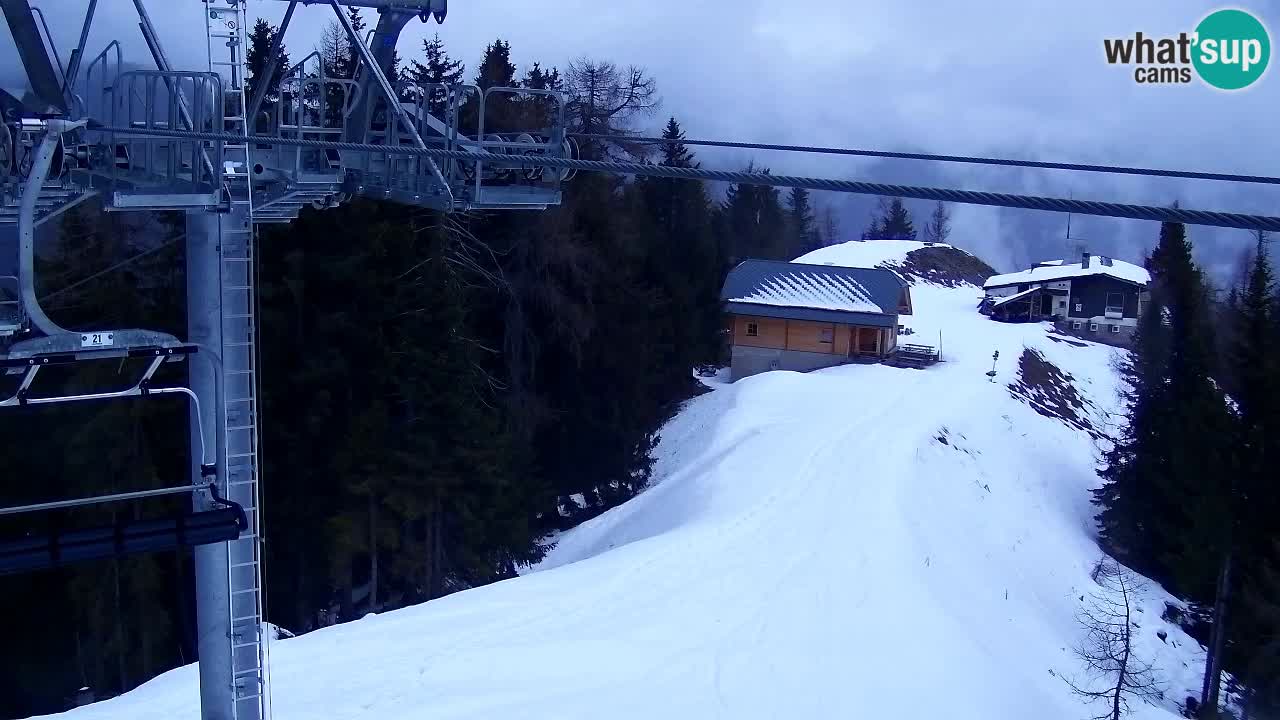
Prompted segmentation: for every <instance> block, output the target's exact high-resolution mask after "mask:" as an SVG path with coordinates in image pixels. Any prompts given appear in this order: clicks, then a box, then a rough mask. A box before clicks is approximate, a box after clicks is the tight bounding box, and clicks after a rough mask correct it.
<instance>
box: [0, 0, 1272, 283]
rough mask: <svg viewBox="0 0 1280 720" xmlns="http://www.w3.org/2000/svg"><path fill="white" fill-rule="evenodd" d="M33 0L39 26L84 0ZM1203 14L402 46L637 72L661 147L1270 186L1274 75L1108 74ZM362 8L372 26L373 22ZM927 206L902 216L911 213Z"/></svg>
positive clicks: (313, 14)
mask: <svg viewBox="0 0 1280 720" xmlns="http://www.w3.org/2000/svg"><path fill="white" fill-rule="evenodd" d="M37 4H39V5H43V6H44V7H45V9H46V11H49V10H50V9H51V8H56V9H59V10H61V9H63V8H70V7H72V6H79V5H81V3H80V2H72V0H41V1H40V2H39V3H37ZM146 4H147V8H148V10H149V12H150V13H151V15H152V18H153V20H154V22H155V24H156V26H157V27H158V28H159V29H160V32H161V34H162V36H163V40H164V42H165V45H166V51H167V52H168V54H169V55H170V57H171V59H172V60H173V61H174V63H175V65H187V66H189V67H193V68H194V67H198V66H199V64H200V63H202V62H204V60H205V45H204V29H203V21H202V18H201V15H200V11H201V8H202V7H203V4H202V3H200V2H198V0H165V1H163V2H161V1H159V0H146ZM285 7H286V3H284V2H281V1H279V0H251V2H250V9H251V12H253V13H255V14H259V15H261V16H262V17H266V18H267V19H268V20H269V21H271V22H272V23H278V22H279V20H280V18H281V17H282V16H283V14H284V9H285ZM1217 7H1221V6H1220V5H1217V4H1214V3H1205V2H1184V1H1176V0H1121V1H1117V0H1072V2H1046V1H1036V2H1028V1H1027V0H984V2H977V3H975V2H972V0H968V1H966V2H958V1H952V0H899V1H896V2H883V0H775V1H773V2H766V1H765V0H685V1H683V2H657V1H655V0H607V1H603V2H602V1H601V0H548V1H545V2H538V1H536V0H453V1H452V2H451V3H450V7H449V15H448V19H447V21H446V22H445V23H444V24H443V25H439V26H437V25H436V24H435V23H434V22H431V23H429V24H423V23H421V22H418V21H417V20H415V21H413V22H412V23H411V24H410V25H409V27H408V28H407V30H406V32H405V33H404V35H403V36H402V38H401V41H400V45H399V51H400V55H401V57H402V58H405V59H408V58H412V57H415V56H418V55H419V54H420V50H421V46H422V39H423V38H424V37H429V35H430V34H431V33H434V32H439V33H440V35H441V37H442V38H443V39H444V40H445V42H446V44H447V47H448V49H449V51H450V53H451V54H453V55H455V56H457V57H458V58H460V59H462V60H464V61H465V62H466V63H467V69H468V78H470V77H472V76H473V72H474V68H475V66H476V64H477V62H478V60H479V58H480V56H481V53H482V52H483V50H484V46H485V45H486V44H487V43H488V42H490V41H491V40H492V39H493V38H495V37H501V38H503V39H504V40H507V41H509V42H510V43H511V46H512V54H513V60H514V61H515V62H516V64H517V65H518V66H519V68H520V72H523V70H524V68H525V67H527V66H528V65H529V64H530V63H531V62H533V61H535V60H536V61H540V62H542V63H543V64H544V65H563V64H565V63H566V62H567V61H568V60H570V59H572V58H574V57H577V56H581V55H586V56H591V57H594V58H598V59H607V60H611V61H614V62H616V63H618V64H632V63H634V64H638V65H642V66H644V67H646V68H647V69H648V70H649V72H650V73H652V75H653V76H654V77H655V78H656V79H657V82H658V86H659V90H660V92H661V95H662V97H663V105H662V108H661V110H660V112H659V114H658V115H656V116H654V117H653V118H652V119H651V121H649V125H651V127H652V129H653V130H654V131H655V132H656V130H657V129H658V128H660V126H661V124H662V123H663V122H664V121H665V120H666V118H667V117H668V116H670V115H674V116H675V117H677V118H678V119H679V120H680V122H681V123H682V124H683V126H684V127H685V130H686V132H687V135H688V137H690V138H715V139H732V140H744V141H762V142H778V143H794V144H810V145H836V146H844V147H861V148H877V149H889V150H922V151H928V152H937V153H947V154H975V155H995V156H1006V157H1020V158H1040V159H1048V160H1057V161H1065V162H1097V163H1109V164H1133V165H1144V166H1154V167H1171V168H1182V169H1195V170H1204V171H1220V172H1240V173H1252V174H1259V175H1277V174H1280V130H1278V129H1277V128H1280V71H1277V70H1276V69H1275V68H1270V69H1269V70H1268V72H1267V75H1266V76H1264V77H1263V78H1262V80H1261V81H1259V82H1258V83H1256V84H1255V85H1254V86H1253V87H1251V88H1250V89H1248V90H1245V91H1243V92H1237V93H1225V92H1221V91H1216V90H1213V89H1211V88H1209V87H1207V86H1204V85H1201V84H1199V82H1198V81H1197V82H1196V83H1194V84H1192V85H1166V86H1142V85H1138V84H1137V83H1135V82H1134V81H1133V76H1132V70H1131V69H1125V68H1121V67H1111V66H1108V65H1107V64H1106V63H1105V61H1104V58H1103V50H1102V40H1103V38H1105V37H1123V36H1126V35H1129V36H1131V35H1132V34H1133V33H1134V32H1135V31H1138V30H1141V31H1143V32H1144V34H1147V35H1162V36H1163V35H1175V34H1177V33H1178V32H1180V31H1184V30H1185V31H1191V30H1193V29H1194V27H1195V25H1196V23H1197V22H1198V21H1199V19H1200V18H1201V17H1203V16H1204V15H1205V14H1207V13H1208V12H1210V11H1211V10H1213V9H1216V8H1217ZM1241 7H1244V8H1245V9H1248V10H1250V11H1252V12H1253V13H1254V14H1255V15H1256V16H1259V17H1260V18H1261V19H1262V20H1263V22H1264V23H1266V24H1267V25H1268V27H1269V29H1270V30H1271V34H1272V39H1273V43H1274V41H1275V39H1276V34H1277V29H1278V28H1280V0H1255V1H1254V2H1251V3H1248V4H1245V5H1243V6H1241ZM364 12H365V15H366V17H367V18H368V20H369V24H370V25H372V24H373V23H374V22H375V21H376V17H375V13H374V11H371V10H366V11H364ZM75 14H76V13H63V12H51V13H50V22H51V24H52V25H53V26H54V27H53V33H54V35H55V36H57V37H58V38H59V39H60V42H61V43H62V46H63V47H64V48H67V47H70V46H71V45H72V44H73V42H74V39H75V36H76V33H77V32H78V30H79V19H78V18H76V17H74V15H75ZM98 15H99V20H98V22H97V23H96V27H95V31H94V33H93V36H92V38H93V39H92V40H91V41H90V43H89V46H90V48H91V49H93V51H94V52H96V50H97V49H98V48H100V47H101V46H102V45H103V44H104V43H105V42H106V41H107V40H108V39H110V38H111V37H119V38H120V39H121V40H122V41H123V42H125V43H126V48H127V52H129V53H130V54H132V55H133V57H134V58H135V59H137V60H139V61H141V60H143V59H145V55H144V54H143V53H144V49H143V46H142V44H141V41H140V34H139V33H138V31H137V27H136V19H135V17H134V13H133V11H132V6H131V3H129V2H127V0H100V7H99V11H98ZM331 19H332V12H331V11H330V10H329V9H328V8H327V7H325V6H316V5H313V6H310V7H300V8H299V9H298V12H297V13H296V15H295V19H294V24H293V27H291V28H290V30H289V33H288V35H287V36H286V46H287V48H288V50H289V52H290V54H291V55H292V56H293V57H294V58H299V57H301V56H302V55H303V54H304V53H305V52H306V51H309V50H310V49H312V47H313V46H314V45H315V43H316V39H317V38H318V36H319V33H320V31H321V29H322V28H323V27H324V25H325V24H326V23H327V22H329V21H330V20H331ZM64 56H65V50H64ZM0 61H3V62H5V64H6V65H7V64H8V60H7V58H0ZM1272 64H1273V65H1274V64H1275V63H1274V62H1273V63H1272ZM699 155H700V157H702V158H703V160H704V164H706V165H708V166H716V167H720V166H724V167H736V166H741V165H745V164H746V162H747V161H748V160H751V159H754V160H755V161H756V162H757V163H758V164H763V165H766V166H768V167H770V168H772V169H773V170H774V171H775V172H786V173H794V174H807V175H817V176H825V177H843V178H857V179H866V180H877V181H885V182H901V183H910V184H919V185H947V186H952V187H962V188H966V189H986V190H1007V191H1020V192H1031V193H1043V194H1053V195H1063V196H1065V195H1068V194H1071V195H1074V196H1075V197H1081V198H1096V199H1106V200H1115V201H1120V202H1138V203H1150V204H1168V203H1171V202H1173V201H1175V200H1178V201H1180V202H1181V203H1182V204H1183V205H1184V206H1187V207H1196V208H1209V209H1219V210H1232V211H1240V212H1258V213H1265V214H1280V189H1276V188H1267V187H1249V186H1238V185H1224V184H1219V183H1207V182H1175V181H1167V180H1151V179H1134V178H1124V177H1117V176H1086V175H1082V174H1078V173H1067V172H1050V171H1035V172H1028V171H1018V170H1004V169H993V168H974V167H967V166H957V165H946V166H944V165H938V164H934V163H920V162H909V161H875V160H858V159H837V158H823V157H816V158H815V157H810V156H802V155H796V154H783V155H778V154H773V155H771V154H769V153H755V154H747V153H734V152H721V153H713V152H710V151H700V152H699ZM823 200H824V201H825V202H830V203H833V204H834V205H835V206H836V207H837V208H838V210H839V211H840V213H841V218H842V221H843V230H844V231H845V233H846V234H847V235H848V236H849V237H850V238H851V239H852V238H853V237H856V234H857V233H858V232H859V231H860V230H861V229H862V226H863V225H865V222H866V217H867V212H868V208H869V206H870V205H871V204H873V203H874V199H871V198H861V197H858V196H836V197H830V198H827V197H824V198H823ZM927 209H928V208H927V206H926V205H925V204H920V205H919V206H918V207H916V210H917V214H918V215H920V214H923V213H924V212H926V211H927ZM954 215H955V236H954V238H953V239H954V240H956V241H957V242H958V244H961V245H965V246H967V247H968V248H969V249H972V250H974V251H976V252H978V253H980V254H982V255H984V256H986V257H988V258H989V259H990V260H991V261H992V262H993V264H996V265H997V266H998V267H999V268H1000V269H1010V268H1012V267H1013V266H1015V265H1021V264H1023V263H1025V262H1027V261H1029V260H1033V259H1043V258H1044V257H1047V256H1050V255H1059V256H1060V255H1061V254H1063V252H1064V243H1063V235H1064V231H1065V220H1066V219H1065V217H1062V216H1058V215H1048V214H1042V213H1040V214H1037V213H1029V212H1022V211H1005V210H996V209H990V208H966V207H957V208H956V209H955V211H954ZM918 224H920V225H922V224H923V218H922V217H921V218H919V222H918ZM1157 232H1158V227H1157V226H1154V225H1152V224H1149V223H1136V222H1129V221H1116V220H1106V219H1077V220H1075V221H1073V226H1072V235H1073V236H1080V237H1082V238H1087V240H1088V242H1089V244H1090V249H1093V250H1094V251H1095V252H1111V253H1115V254H1116V255H1117V256H1118V257H1125V258H1128V259H1135V260H1136V259H1139V257H1140V256H1141V254H1142V253H1143V252H1144V251H1145V249H1146V248H1147V247H1149V246H1150V245H1151V244H1152V243H1153V242H1154V240H1155V236H1156V233H1157ZM1193 239H1194V240H1196V241H1197V242H1198V244H1199V248H1200V252H1199V253H1198V254H1199V257H1200V259H1201V261H1202V262H1203V263H1205V264H1206V265H1209V266H1211V267H1214V268H1216V269H1218V270H1221V269H1223V268H1225V267H1228V266H1233V265H1234V264H1235V263H1236V258H1237V257H1238V251H1239V250H1240V249H1242V248H1244V247H1246V246H1248V244H1249V243H1250V240H1249V237H1248V235H1247V233H1244V232H1241V231H1211V230H1208V229H1199V228H1197V229H1194V230H1193Z"/></svg>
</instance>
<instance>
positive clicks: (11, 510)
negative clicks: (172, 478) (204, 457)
mask: <svg viewBox="0 0 1280 720" xmlns="http://www.w3.org/2000/svg"><path fill="white" fill-rule="evenodd" d="M214 487H215V486H214V485H213V483H208V484H205V485H184V486H181V487H168V488H156V489H154V490H136V491H134V492H125V493H115V494H112V495H98V496H97V497H87V498H77V499H74V500H55V501H53V502H45V503H35V504H32V505H15V506H13V507H7V508H0V515H20V514H22V513H29V512H41V511H45V510H62V509H65V508H73V507H81V506H84V505H97V504H99V503H109V502H120V501H122V500H138V499H141V498H149V497H160V496H163V495H182V494H184V493H197V492H201V491H205V492H208V491H209V490H210V489H211V488H214Z"/></svg>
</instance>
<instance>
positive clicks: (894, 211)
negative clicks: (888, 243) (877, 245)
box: [880, 198, 916, 240]
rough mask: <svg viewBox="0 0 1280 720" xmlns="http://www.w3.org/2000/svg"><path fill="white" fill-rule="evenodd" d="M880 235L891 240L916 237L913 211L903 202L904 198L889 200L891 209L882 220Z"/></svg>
mask: <svg viewBox="0 0 1280 720" xmlns="http://www.w3.org/2000/svg"><path fill="white" fill-rule="evenodd" d="M880 235H881V237H883V238H885V239H889V240H915V239H916V229H915V226H914V225H913V224H912V222H911V213H910V212H909V211H908V210H907V208H906V206H905V205H903V204H902V198H894V199H893V200H891V201H890V202H889V209H888V210H887V211H886V212H885V214H884V217H883V218H881V220H880Z"/></svg>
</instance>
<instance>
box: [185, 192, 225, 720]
mask: <svg viewBox="0 0 1280 720" xmlns="http://www.w3.org/2000/svg"><path fill="white" fill-rule="evenodd" d="M220 239H221V223H220V218H219V217H218V215H217V214H215V213H211V212H205V211H190V212H188V213H187V337H188V341H189V342H191V343H198V344H199V345H200V346H201V354H203V353H206V352H219V350H220V349H221V347H222V292H221V288H220V285H219V278H220V267H221V263H220V261H219V254H218V252H219V248H218V245H219V243H220V241H221V240H220ZM200 362H201V361H200V360H197V361H195V362H192V363H189V365H190V366H191V367H190V370H189V372H190V382H191V390H192V391H193V392H194V393H195V394H196V397H198V398H199V399H200V402H199V404H198V405H197V404H192V407H191V448H192V452H191V482H192V483H200V482H208V481H209V480H210V479H213V480H216V481H217V483H218V486H219V489H220V490H225V478H222V477H217V478H204V477H203V476H202V468H201V465H200V463H201V459H200V458H199V455H198V452H197V448H199V447H200V446H201V438H200V437H199V433H200V431H201V428H203V429H204V434H205V435H204V438H203V441H204V443H206V446H207V447H210V448H217V452H216V457H217V458H218V461H219V466H218V467H217V468H216V470H217V472H218V473H219V475H221V474H222V473H223V467H222V464H223V463H222V459H223V458H224V457H225V453H224V452H223V450H222V447H221V445H222V442H223V438H222V433H221V432H219V431H218V430H219V428H220V427H221V424H220V420H221V418H222V398H221V397H219V394H218V380H217V378H218V374H219V373H218V372H210V371H209V369H208V368H207V367H201V366H200ZM204 362H208V360H207V359H206V360H204ZM196 413H199V416H197V414H196ZM195 506H196V507H195V509H196V510H208V509H211V507H210V506H211V499H210V498H209V497H208V494H207V493H200V494H198V495H197V496H196V500H195ZM194 554H195V575H196V578H195V579H196V645H197V650H198V652H199V654H200V718H201V720H233V718H234V696H235V695H234V690H233V678H232V662H231V598H230V595H229V592H230V590H229V588H228V583H227V577H228V573H229V567H228V559H227V543H216V544H213V545H201V546H199V547H197V548H195V551H194Z"/></svg>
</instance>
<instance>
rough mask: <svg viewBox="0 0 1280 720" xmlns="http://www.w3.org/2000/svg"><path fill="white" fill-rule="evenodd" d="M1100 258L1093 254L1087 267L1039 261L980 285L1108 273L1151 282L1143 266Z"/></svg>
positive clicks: (1115, 276) (1121, 277) (991, 285)
mask: <svg viewBox="0 0 1280 720" xmlns="http://www.w3.org/2000/svg"><path fill="white" fill-rule="evenodd" d="M1102 260H1103V258H1102V257H1101V256H1095V257H1094V258H1092V259H1091V260H1090V262H1089V267H1087V268H1085V267H1081V264H1080V263H1071V264H1070V265H1068V264H1066V263H1064V262H1062V261H1057V262H1054V263H1052V264H1051V263H1047V262H1046V263H1040V265H1041V266H1040V267H1033V268H1031V269H1030V270H1022V271H1020V272H1015V273H1006V274H1004V275H992V276H991V277H989V278H987V281H986V282H985V283H983V284H982V286H983V287H984V288H993V287H1003V286H1005V285H1018V284H1021V283H1028V282H1047V281H1050V280H1068V279H1070V278H1076V277H1084V276H1086V275H1109V276H1111V277H1113V278H1118V279H1120V280H1127V281H1129V282H1132V283H1138V284H1139V285H1146V284H1147V283H1149V282H1151V274H1150V273H1148V272H1147V271H1146V269H1145V268H1142V267H1139V266H1137V265H1134V264H1133V263H1127V262H1125V261H1123V260H1111V264H1110V265H1104V264H1103V263H1102Z"/></svg>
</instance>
